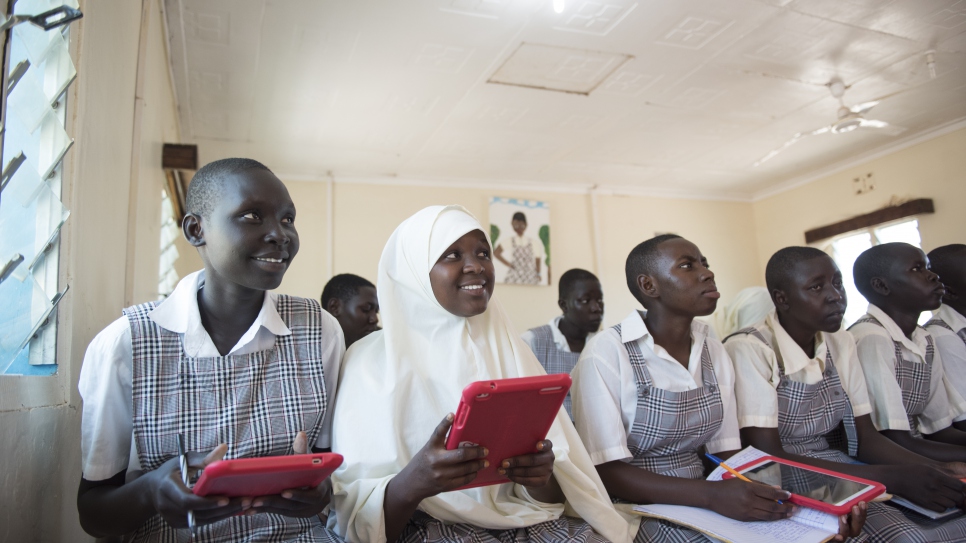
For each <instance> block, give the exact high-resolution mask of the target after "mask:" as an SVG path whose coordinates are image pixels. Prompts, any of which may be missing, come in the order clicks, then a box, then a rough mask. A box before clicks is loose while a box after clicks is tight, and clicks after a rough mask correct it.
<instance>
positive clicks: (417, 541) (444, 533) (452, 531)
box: [397, 511, 608, 543]
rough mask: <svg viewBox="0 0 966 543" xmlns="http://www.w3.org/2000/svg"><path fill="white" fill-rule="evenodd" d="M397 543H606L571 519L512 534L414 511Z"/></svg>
mask: <svg viewBox="0 0 966 543" xmlns="http://www.w3.org/2000/svg"><path fill="white" fill-rule="evenodd" d="M397 541H398V542H401V543H562V542H564V541H568V542H569V541H573V542H575V543H608V541H607V540H606V539H604V537H603V536H601V535H600V534H598V533H597V532H595V531H594V529H593V528H591V527H590V525H589V524H587V523H586V522H584V521H582V520H580V519H577V518H572V517H560V518H559V519H556V520H549V521H547V522H541V523H540V524H536V525H533V526H527V527H526V528H517V529H515V530H485V529H483V528H478V527H476V526H470V525H469V524H446V523H444V522H442V521H440V520H436V519H434V518H433V517H431V516H429V515H427V514H426V513H423V512H422V511H416V514H414V515H413V518H412V519H410V521H409V524H407V525H406V528H405V529H404V530H403V533H402V535H401V536H399V539H398V540H397Z"/></svg>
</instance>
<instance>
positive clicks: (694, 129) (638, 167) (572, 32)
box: [164, 0, 966, 197]
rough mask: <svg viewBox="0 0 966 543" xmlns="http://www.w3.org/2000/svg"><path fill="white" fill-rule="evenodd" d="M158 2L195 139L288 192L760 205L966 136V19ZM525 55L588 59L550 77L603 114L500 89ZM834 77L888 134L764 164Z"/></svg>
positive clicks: (473, 3) (595, 1)
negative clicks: (317, 183) (594, 189)
mask: <svg viewBox="0 0 966 543" xmlns="http://www.w3.org/2000/svg"><path fill="white" fill-rule="evenodd" d="M164 2H165V8H166V13H167V16H168V31H169V49H170V51H169V53H170V61H171V65H172V72H173V74H174V82H175V88H176V93H177V95H178V100H179V105H180V111H181V115H182V125H183V127H184V132H185V139H186V140H188V141H194V142H197V143H199V144H200V145H201V148H202V155H203V156H204V157H206V158H216V157H218V156H226V154H233V155H238V154H244V155H249V156H253V157H255V158H260V159H263V160H265V161H266V162H268V163H269V165H270V166H271V167H272V168H274V169H276V170H277V171H280V172H284V173H286V174H290V175H306V176H317V175H320V172H321V173H325V172H330V171H331V172H334V173H335V174H337V175H339V174H346V175H362V176H368V175H400V176H406V177H414V178H418V177H433V178H445V179H470V180H475V181H479V182H486V181H488V180H489V181H493V182H506V181H521V180H525V181H531V182H536V183H546V184H552V185H554V186H568V185H570V186H573V187H575V188H579V187H587V186H592V185H598V186H601V187H606V186H609V185H610V186H614V187H622V188H637V189H641V190H653V191H655V192H662V193H666V194H691V195H693V194H695V193H696V191H697V192H698V193H706V194H709V195H716V196H719V197H726V196H729V195H730V196H734V197H747V196H750V195H753V194H754V193H756V192H758V191H764V190H768V189H769V187H773V186H777V185H779V184H781V183H783V182H784V181H786V180H787V179H789V178H792V177H796V176H802V175H806V174H808V173H809V172H814V171H817V170H820V169H822V168H824V167H826V166H828V165H829V164H832V163H835V162H836V161H840V160H843V159H845V158H848V157H850V156H856V155H858V154H861V153H865V152H868V151H872V150H875V149H878V148H883V147H884V146H887V145H892V144H894V143H896V142H898V141H901V139H902V138H908V137H915V136H916V135H917V134H922V133H925V132H927V131H929V130H931V129H934V128H936V127H939V126H944V125H946V124H948V123H950V121H954V120H956V119H960V118H964V117H966V69H964V68H966V0H758V1H756V0H566V1H565V6H566V7H565V10H564V12H563V13H559V14H558V13H555V12H554V10H553V8H552V1H551V0H411V1H407V2H398V1H391V0H353V1H352V2H345V1H338V0H164ZM523 44H527V45H533V46H534V47H538V48H544V50H552V51H562V50H566V51H573V50H579V51H584V52H593V54H591V53H587V54H584V55H583V56H584V57H586V58H585V59H584V60H585V61H586V62H584V63H583V64H580V65H579V66H578V65H576V64H574V62H577V61H576V60H574V59H573V58H571V57H573V55H570V56H567V55H564V57H567V58H564V57H561V58H558V59H557V60H556V61H555V62H556V64H554V65H553V66H552V70H550V71H547V70H545V71H544V72H543V73H544V76H546V74H548V73H549V74H551V75H552V74H554V73H556V74H557V75H560V74H562V73H563V72H562V71H561V70H564V71H566V70H567V69H569V70H570V71H569V72H567V73H568V74H570V75H571V76H573V77H571V79H572V80H573V79H574V78H576V77H577V76H585V75H586V76H588V79H587V82H588V87H587V88H585V89H583V90H584V91H585V92H588V94H587V95H575V94H568V93H563V92H556V91H548V90H542V89H535V88H524V87H517V86H508V85H497V84H492V83H488V81H489V80H490V79H492V78H493V77H494V74H497V72H498V70H499V69H500V67H501V66H503V65H504V64H505V63H507V61H508V60H510V59H511V57H512V56H513V55H514V52H516V51H518V50H519V49H520V48H521V46H522V45H523ZM594 55H600V56H601V58H604V56H606V57H607V58H620V59H627V60H626V62H623V63H614V65H613V66H611V65H608V66H607V68H608V69H607V70H603V69H601V70H597V71H596V72H594V73H592V74H591V71H593V70H589V68H588V67H589V66H590V65H591V64H593V62H591V60H592V59H591V57H593V56H594ZM594 58H596V57H594ZM588 59H591V60H588ZM927 61H932V64H931V65H930V64H928V63H927ZM578 64H579V63H578ZM598 64H600V63H598ZM595 66H596V65H595ZM597 67H598V68H600V66H597ZM588 74H589V75H588ZM535 75H539V74H538V73H537V71H535V70H534V69H530V68H526V69H523V70H518V71H517V76H519V77H522V78H523V79H527V78H530V79H532V78H533V76H535ZM564 75H566V74H564ZM590 75H594V76H597V77H598V78H597V79H593V78H590V77H589V76H590ZM554 77H556V76H554ZM560 77H563V76H562V75H560ZM600 77H603V79H600ZM833 78H840V79H841V80H842V81H843V82H844V84H845V85H846V86H847V89H846V91H845V94H844V96H843V97H842V103H844V104H845V105H847V106H851V105H855V104H858V103H861V102H866V101H870V100H874V99H878V98H882V97H884V98H883V99H882V101H881V103H880V104H878V105H877V106H875V107H874V108H873V109H872V110H871V111H870V112H869V113H868V115H867V117H868V118H872V119H879V120H883V121H886V122H888V123H890V124H891V125H893V128H892V129H890V130H867V129H862V130H858V131H856V132H852V133H848V134H825V135H822V136H811V137H806V138H804V139H801V140H800V141H797V142H796V143H795V144H794V145H791V146H789V147H788V148H787V149H785V150H784V151H782V152H781V153H779V154H777V155H775V156H774V157H773V158H771V159H770V160H768V161H766V162H764V163H762V164H761V165H760V166H757V167H756V166H753V164H754V163H755V162H756V161H757V160H759V159H760V158H762V157H763V156H765V155H766V154H767V153H768V152H769V151H771V150H773V149H776V148H778V147H779V146H782V145H783V144H784V143H785V142H787V141H789V140H790V139H792V138H793V137H794V136H795V134H797V133H800V132H803V133H804V132H809V131H812V130H815V129H817V128H820V127H823V126H827V125H829V124H830V123H832V122H834V121H836V119H837V110H838V109H839V107H840V103H839V101H838V100H837V99H835V98H833V97H832V96H831V94H830V92H829V88H828V83H829V81H830V80H832V79H833ZM544 86H545V85H544ZM588 89H589V90H588ZM206 149H209V150H210V151H206ZM702 191H703V192H702Z"/></svg>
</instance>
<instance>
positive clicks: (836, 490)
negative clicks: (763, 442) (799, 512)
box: [724, 456, 885, 515]
mask: <svg viewBox="0 0 966 543" xmlns="http://www.w3.org/2000/svg"><path fill="white" fill-rule="evenodd" d="M735 470H736V471H738V472H739V473H741V474H743V475H744V476H745V477H747V478H749V479H751V480H752V481H758V482H759V483H764V484H766V485H772V486H780V487H781V488H782V489H784V490H787V491H789V492H791V493H792V497H791V499H790V500H789V501H791V502H792V503H794V504H796V505H801V506H802V507H810V508H812V509H818V510H819V511H824V512H826V513H833V514H835V515H844V514H846V513H848V512H849V510H851V509H852V506H853V505H855V504H857V503H859V502H860V501H864V502H866V503H869V502H871V501H872V499H873V498H875V497H876V496H878V495H880V494H882V493H883V492H885V486H883V485H882V484H880V483H877V482H875V481H870V480H868V479H860V478H859V477H852V476H851V475H846V474H844V473H839V472H836V471H829V470H824V469H821V468H816V467H814V466H808V465H805V464H800V463H798V462H792V461H790V460H785V459H782V458H777V457H774V456H763V457H761V458H759V459H758V460H755V461H753V462H749V463H748V464H745V465H743V466H740V467H737V468H735ZM733 477H734V476H733V475H731V474H730V473H725V474H724V478H727V479H731V478H733Z"/></svg>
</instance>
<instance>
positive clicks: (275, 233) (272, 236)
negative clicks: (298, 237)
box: [265, 221, 292, 247]
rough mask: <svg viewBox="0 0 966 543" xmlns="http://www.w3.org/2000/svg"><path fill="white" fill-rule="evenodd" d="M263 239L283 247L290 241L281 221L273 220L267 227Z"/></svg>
mask: <svg viewBox="0 0 966 543" xmlns="http://www.w3.org/2000/svg"><path fill="white" fill-rule="evenodd" d="M265 240H266V241H269V242H271V243H275V244H277V245H281V246H283V247H284V246H285V245H288V244H289V243H290V242H291V241H292V238H291V237H290V236H289V235H288V232H286V231H285V228H284V227H283V226H282V222H281V221H273V222H272V224H271V225H269V227H268V232H266V233H265Z"/></svg>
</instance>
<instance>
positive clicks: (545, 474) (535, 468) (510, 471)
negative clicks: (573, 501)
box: [497, 440, 555, 488]
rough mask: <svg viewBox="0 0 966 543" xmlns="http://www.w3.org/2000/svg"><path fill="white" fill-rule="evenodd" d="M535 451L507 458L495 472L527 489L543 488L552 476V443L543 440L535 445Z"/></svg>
mask: <svg viewBox="0 0 966 543" xmlns="http://www.w3.org/2000/svg"><path fill="white" fill-rule="evenodd" d="M536 449H537V451H538V452H536V453H533V454H524V455H521V456H514V457H513V458H508V459H506V460H504V461H503V462H502V463H501V464H500V468H499V469H497V471H498V472H499V473H500V474H501V475H506V476H507V478H508V479H510V480H511V481H513V482H514V483H517V484H519V485H523V486H525V487H529V488H540V487H542V486H545V485H546V484H547V483H548V482H549V481H550V478H551V477H552V476H553V461H554V458H555V457H554V454H553V443H551V442H550V440H544V441H541V442H539V443H537V447H536Z"/></svg>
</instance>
